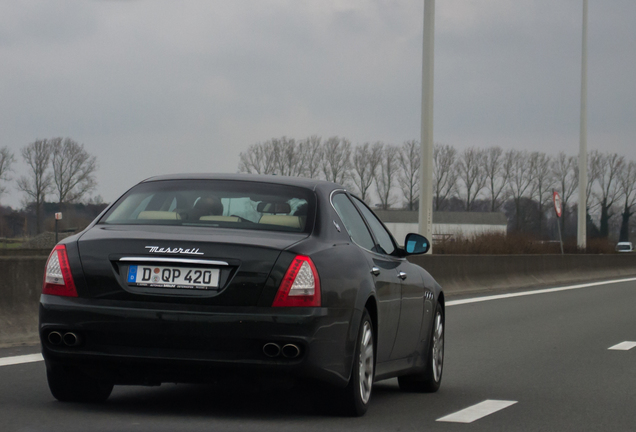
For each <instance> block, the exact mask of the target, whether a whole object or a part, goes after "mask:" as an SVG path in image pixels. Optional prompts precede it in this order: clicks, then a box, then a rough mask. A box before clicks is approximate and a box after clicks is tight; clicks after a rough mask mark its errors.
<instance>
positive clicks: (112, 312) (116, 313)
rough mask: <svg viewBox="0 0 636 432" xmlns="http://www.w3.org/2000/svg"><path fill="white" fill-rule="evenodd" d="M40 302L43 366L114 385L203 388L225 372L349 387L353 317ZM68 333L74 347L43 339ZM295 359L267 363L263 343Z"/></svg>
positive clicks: (342, 312)
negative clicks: (294, 349) (293, 351)
mask: <svg viewBox="0 0 636 432" xmlns="http://www.w3.org/2000/svg"><path fill="white" fill-rule="evenodd" d="M143 306H144V307H143V308H141V307H140V305H139V304H137V303H134V302H113V301H100V300H94V299H91V300H90V301H88V300H86V299H79V298H67V297H56V296H48V295H42V296H41V299H40V326H39V331H40V339H41V341H42V353H43V355H44V358H45V360H46V362H47V367H55V366H74V367H79V368H82V369H83V370H84V371H85V372H86V373H90V374H93V375H98V376H102V377H107V378H109V379H112V380H114V381H115V382H116V383H118V384H148V383H160V382H204V381H207V380H214V379H215V378H217V377H218V376H219V375H226V374H227V373H229V372H232V371H233V372H238V373H241V374H244V373H255V374H262V375H269V376H271V375H277V374H278V375H281V376H284V377H293V378H311V379H315V380H318V381H323V382H326V383H329V384H332V385H337V386H344V385H346V384H347V382H348V380H349V374H350V371H351V364H352V363H351V362H352V353H353V347H354V342H353V339H354V338H352V337H351V335H355V334H357V328H355V329H352V328H350V323H352V322H354V323H355V322H358V321H359V320H355V319H352V318H353V315H354V311H353V310H350V309H330V308H269V307H267V308H261V307H244V308H234V307H203V308H194V307H193V306H182V305H166V304H158V303H156V304H147V303H144V305H143ZM52 331H57V332H59V333H60V334H62V335H63V334H65V333H67V332H73V333H75V334H77V335H78V336H79V338H80V343H79V344H78V345H77V346H67V345H65V344H64V343H63V342H60V343H57V344H52V343H50V342H49V340H48V335H49V334H50V333H51V332H52ZM269 342H273V343H276V344H279V345H280V346H283V345H285V344H295V345H297V346H298V347H299V348H300V355H298V357H295V358H285V357H283V356H282V355H280V356H277V357H273V358H271V357H268V356H266V355H265V354H264V352H263V346H264V345H265V344H266V343H269Z"/></svg>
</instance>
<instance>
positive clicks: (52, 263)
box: [42, 245, 77, 297]
mask: <svg viewBox="0 0 636 432" xmlns="http://www.w3.org/2000/svg"><path fill="white" fill-rule="evenodd" d="M42 294H50V295H56V296H65V297H77V290H76V289H75V282H74V281H73V276H72V275H71V267H70V266H69V265H68V255H67V254H66V246H64V245H58V246H55V249H53V252H51V255H49V259H48V260H47V262H46V270H45V271H44V286H43V287H42Z"/></svg>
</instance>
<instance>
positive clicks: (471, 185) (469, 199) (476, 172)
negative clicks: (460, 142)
mask: <svg viewBox="0 0 636 432" xmlns="http://www.w3.org/2000/svg"><path fill="white" fill-rule="evenodd" d="M484 165H485V154H484V151H483V150H480V149H477V148H475V147H471V148H467V149H465V150H464V151H463V152H462V153H461V155H460V157H459V164H458V165H457V167H458V170H459V178H460V179H461V180H462V182H463V183H464V188H465V191H466V200H465V202H466V205H465V207H466V211H470V210H471V208H472V206H473V202H474V201H475V199H477V196H478V195H479V193H480V192H481V191H482V189H484V187H485V186H486V181H487V176H486V171H485V170H484V169H483V167H484Z"/></svg>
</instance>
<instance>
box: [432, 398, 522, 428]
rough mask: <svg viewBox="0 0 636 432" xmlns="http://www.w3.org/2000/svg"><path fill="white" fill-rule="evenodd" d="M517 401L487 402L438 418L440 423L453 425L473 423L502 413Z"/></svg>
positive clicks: (489, 400)
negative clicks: (498, 412)
mask: <svg viewBox="0 0 636 432" xmlns="http://www.w3.org/2000/svg"><path fill="white" fill-rule="evenodd" d="M516 403H517V401H502V400H491V399H488V400H485V401H483V402H480V403H478V404H477V405H473V406H471V407H468V408H466V409H463V410H461V411H457V412H456V413H453V414H449V415H447V416H445V417H442V418H438V419H437V420H436V421H438V422H451V423H472V422H474V421H475V420H479V419H480V418H482V417H486V416H487V415H490V414H492V413H495V412H497V411H501V410H502V409H504V408H508V407H509V406H510V405H514V404H516Z"/></svg>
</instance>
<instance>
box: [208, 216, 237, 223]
mask: <svg viewBox="0 0 636 432" xmlns="http://www.w3.org/2000/svg"><path fill="white" fill-rule="evenodd" d="M199 220H201V221H217V222H240V221H241V219H239V217H238V216H201V217H200V218H199Z"/></svg>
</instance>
